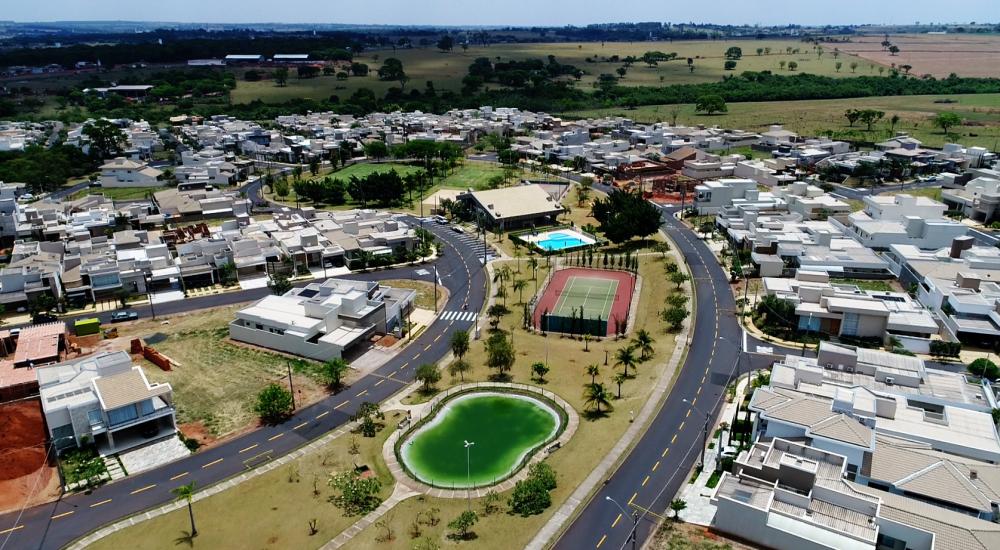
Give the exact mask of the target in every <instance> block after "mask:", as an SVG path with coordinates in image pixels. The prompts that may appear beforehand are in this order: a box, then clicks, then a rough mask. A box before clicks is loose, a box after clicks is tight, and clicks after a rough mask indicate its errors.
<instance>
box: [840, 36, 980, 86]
mask: <svg viewBox="0 0 1000 550" xmlns="http://www.w3.org/2000/svg"><path fill="white" fill-rule="evenodd" d="M884 38H885V37H884V36H881V35H879V36H862V37H858V38H855V39H853V41H852V42H850V43H846V44H840V45H839V46H838V47H839V48H840V49H841V50H842V51H844V52H847V53H850V54H852V55H856V56H858V57H862V58H864V59H867V60H869V61H872V62H874V63H878V64H881V65H887V66H891V65H892V64H893V63H895V64H896V66H897V67H898V66H901V65H911V66H912V67H913V68H912V69H911V70H910V73H911V74H916V75H923V74H930V75H933V76H935V77H939V78H941V77H947V76H948V75H949V74H951V73H955V74H957V75H959V76H987V77H990V76H991V77H995V76H997V75H998V74H1000V36H998V35H979V34H917V35H912V34H910V35H900V36H890V37H889V41H890V42H892V43H893V44H895V45H896V46H898V47H899V53H898V54H896V55H892V54H891V53H889V51H887V50H884V49H883V48H882V46H881V43H882V40H884Z"/></svg>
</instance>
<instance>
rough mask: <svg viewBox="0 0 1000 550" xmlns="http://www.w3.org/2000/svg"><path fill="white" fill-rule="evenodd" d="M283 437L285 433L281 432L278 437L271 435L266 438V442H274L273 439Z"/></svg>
mask: <svg viewBox="0 0 1000 550" xmlns="http://www.w3.org/2000/svg"><path fill="white" fill-rule="evenodd" d="M284 435H285V432H281V433H280V434H278V435H272V436H271V437H269V438H267V440H268V441H274V440H275V439H278V438H279V437H284Z"/></svg>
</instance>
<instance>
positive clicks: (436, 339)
mask: <svg viewBox="0 0 1000 550" xmlns="http://www.w3.org/2000/svg"><path fill="white" fill-rule="evenodd" d="M440 339H441V335H440V334H438V335H437V336H435V337H434V341H435V342H437V341H438V340H440ZM427 347H430V345H428V346H427ZM425 349H426V348H425Z"/></svg>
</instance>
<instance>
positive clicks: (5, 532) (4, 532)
mask: <svg viewBox="0 0 1000 550" xmlns="http://www.w3.org/2000/svg"><path fill="white" fill-rule="evenodd" d="M19 529H24V524H21V525H18V526H17V527H11V528H10V529H4V530H3V531H0V535H6V534H7V533H10V532H11V531H17V530H19ZM598 546H600V545H599V544H598Z"/></svg>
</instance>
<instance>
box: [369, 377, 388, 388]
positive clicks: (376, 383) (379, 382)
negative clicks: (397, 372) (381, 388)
mask: <svg viewBox="0 0 1000 550" xmlns="http://www.w3.org/2000/svg"><path fill="white" fill-rule="evenodd" d="M382 382H385V378H383V379H381V380H379V381H378V382H375V386H372V387H373V388H374V387H376V386H378V385H379V384H381V383H382Z"/></svg>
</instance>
